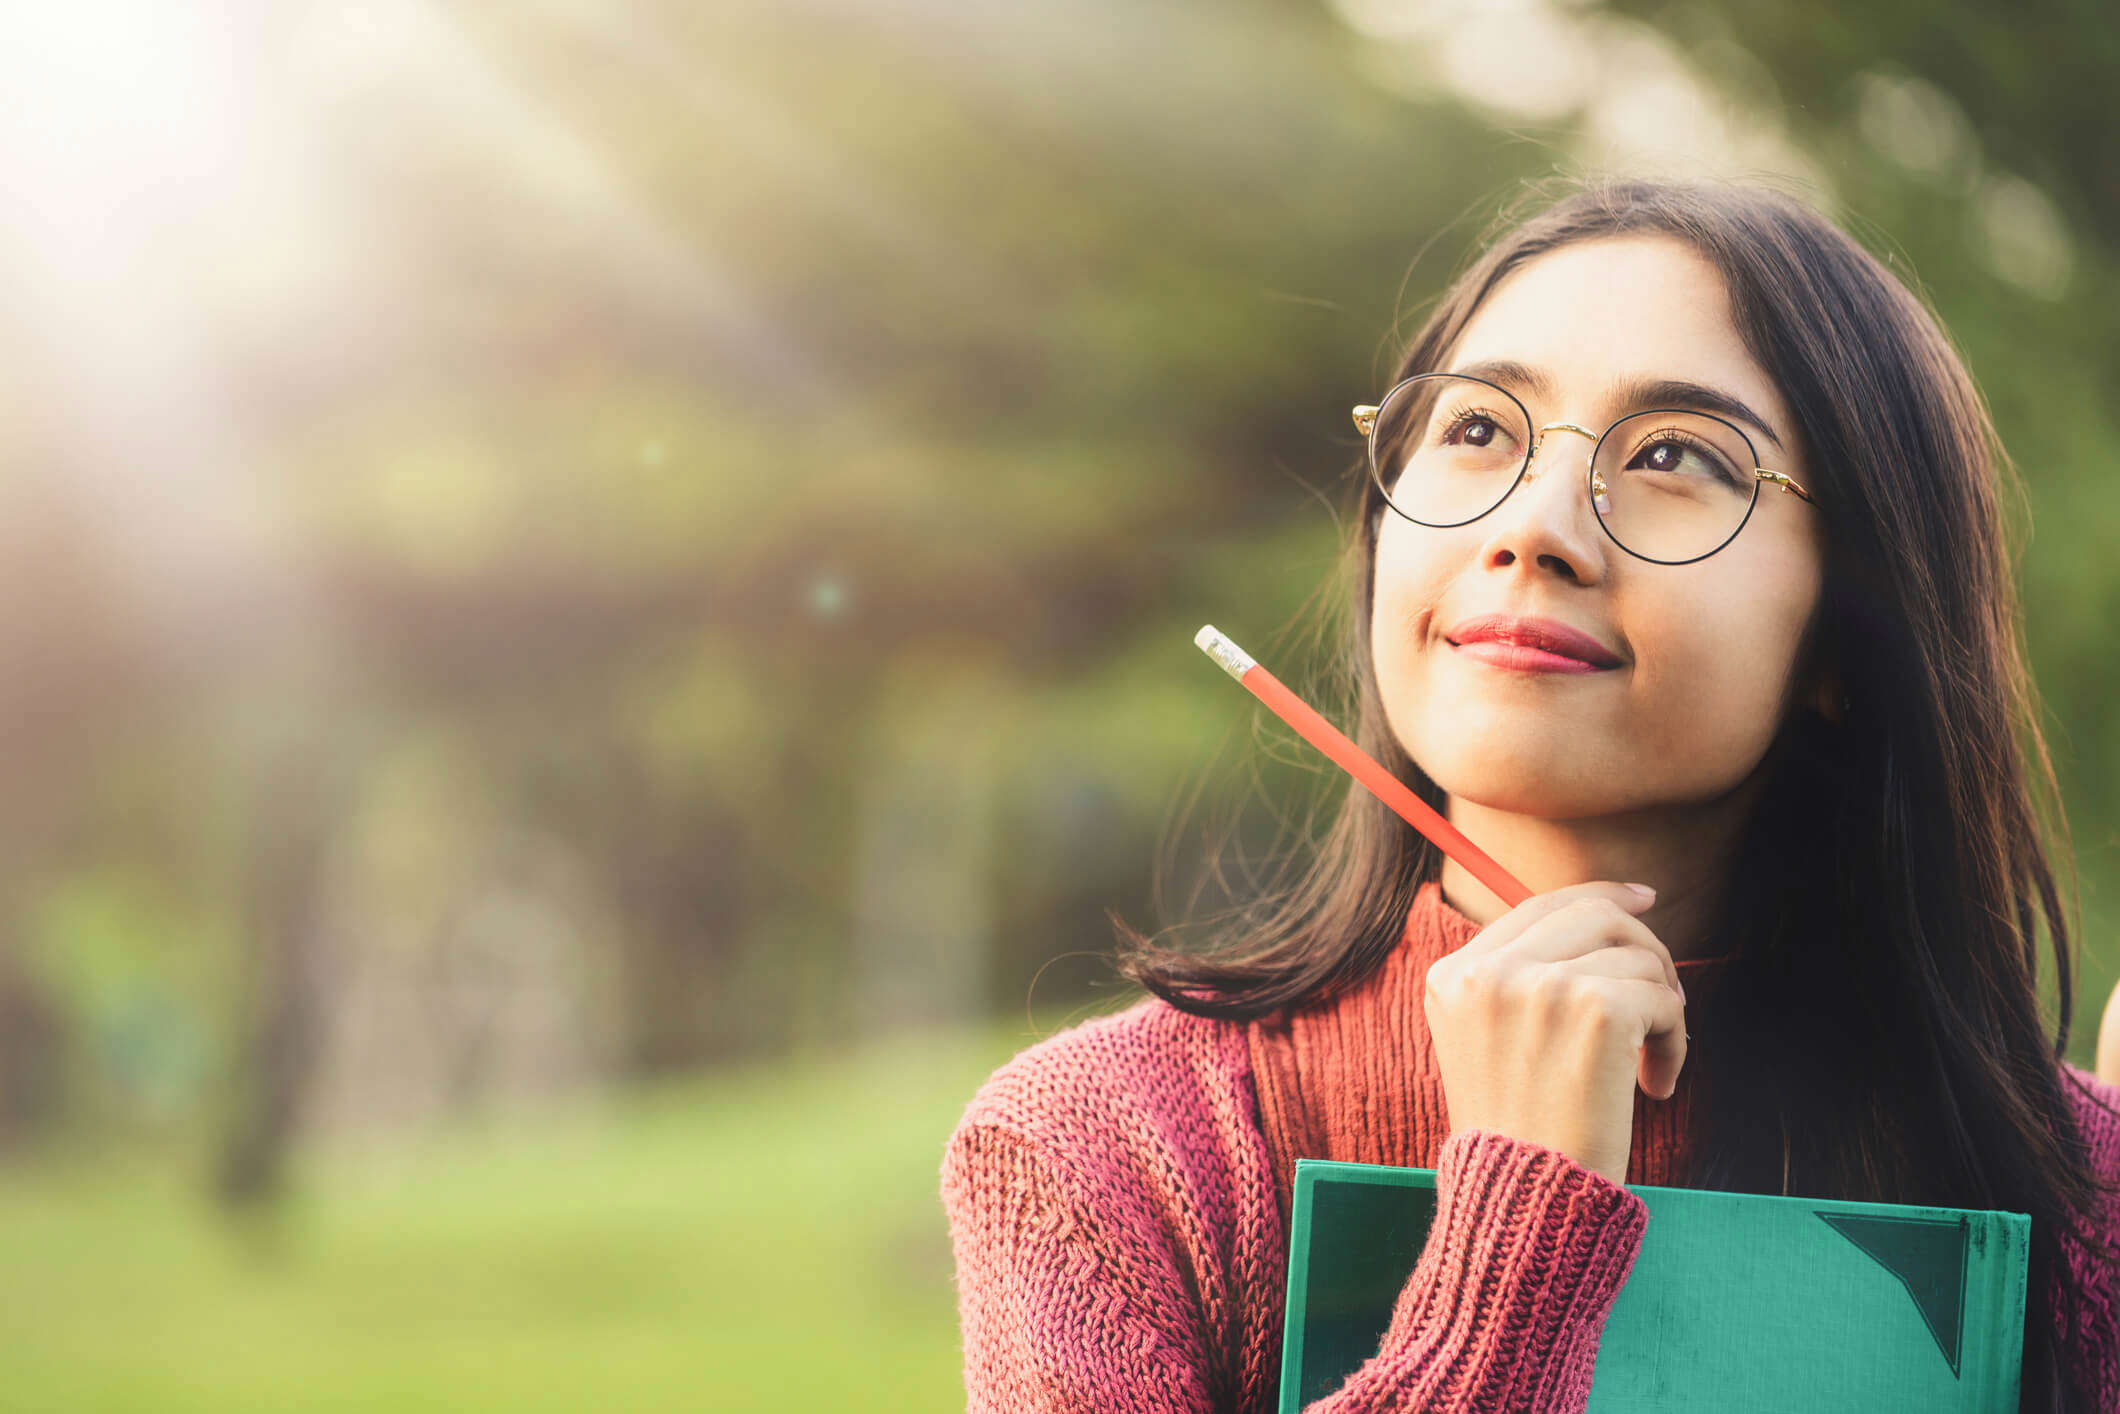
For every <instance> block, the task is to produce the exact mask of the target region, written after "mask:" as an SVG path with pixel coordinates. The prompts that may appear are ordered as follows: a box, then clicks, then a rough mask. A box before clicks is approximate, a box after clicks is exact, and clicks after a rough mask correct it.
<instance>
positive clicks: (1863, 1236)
mask: <svg viewBox="0 0 2120 1414" xmlns="http://www.w3.org/2000/svg"><path fill="white" fill-rule="evenodd" d="M1627 1187H1628V1190H1629V1191H1630V1192H1633V1193H1635V1194H1637V1195H1639V1196H1640V1198H1641V1199H1642V1201H1643V1202H1644V1203H1645V1204H1647V1205H1648V1209H1649V1226H1648V1229H1647V1231H1646V1233H1645V1234H1644V1235H1643V1238H1642V1247H1641V1251H1640V1253H1639V1254H1638V1255H1637V1256H1636V1257H1635V1260H1634V1269H1633V1270H1632V1271H1631V1272H1630V1273H1629V1274H1628V1276H1627V1283H1626V1285H1625V1286H1624V1287H1622V1288H1621V1289H1620V1294H1619V1296H1618V1298H1617V1299H1616V1300H1615V1301H1614V1302H1613V1305H1612V1311H1611V1313H1610V1315H1609V1316H1607V1318H1606V1320H1605V1329H1604V1334H1603V1336H1602V1337H1601V1338H1600V1340H1599V1342H1598V1348H1597V1367H1596V1372H1595V1374H1594V1376H1593V1377H1592V1380H1591V1385H1590V1403H1589V1414H1665V1411H1670V1414H1678V1411H1681V1410H1684V1411H1694V1410H1701V1409H1714V1410H1718V1411H1722V1414H1755V1411H1756V1414H1766V1412H1767V1411H1774V1414H1785V1411H1788V1410H1799V1409H1800V1410H1803V1411H1805V1414H1828V1411H1835V1410H1849V1411H1855V1410H1860V1411H1863V1414H1873V1411H1876V1410H1880V1409H1919V1410H1922V1411H1924V1414H1958V1411H1965V1414H1974V1411H1978V1414H2014V1411H2015V1410H2016V1408H2017V1384H2018V1376H2019V1372H2020V1369H2021V1366H2022V1362H2023V1357H2024V1291H2025V1272H2026V1262H2027V1259H2028V1257H2029V1254H2030V1242H2031V1230H2032V1220H2031V1219H2030V1218H2029V1217H2027V1216H2026V1215H2025V1214H2022V1213H2005V1212H1989V1211H1978V1210H1973V1209H1965V1208H1925V1207H1915V1206H1910V1205H1903V1204H1898V1203H1844V1202H1834V1201H1830V1200H1826V1199H1812V1198H1780V1197H1762V1196H1759V1195H1756V1194H1749V1193H1723V1192H1716V1191H1712V1190H1706V1189H1694V1188H1659V1187H1655V1186H1653V1185H1649V1184H1631V1183H1630V1184H1628V1185H1627ZM1434 1217H1435V1170H1434V1169H1412V1168H1394V1167H1390V1166H1386V1165H1381V1164H1339V1163H1327V1162H1324V1161H1322V1160H1318V1159H1302V1160H1299V1161H1298V1162H1297V1164H1296V1181H1295V1208H1294V1212H1293V1213H1292V1214H1291V1215H1290V1224H1289V1243H1288V1316H1287V1322H1286V1326H1285V1328H1284V1331H1283V1338H1282V1346H1281V1406H1280V1407H1281V1414H1297V1411H1299V1410H1300V1409H1302V1407H1303V1406H1304V1405H1306V1404H1309V1403H1310V1402H1311V1401H1313V1400H1315V1399H1318V1398H1321V1397H1322V1396H1324V1395H1327V1394H1330V1393H1331V1392H1332V1391H1333V1390H1335V1389H1337V1388H1338V1387H1339V1386H1340V1385H1341V1383H1343V1382H1344V1381H1345V1380H1346V1378H1347V1376H1348V1375H1350V1374H1352V1373H1353V1372H1354V1371H1355V1370H1356V1369H1357V1368H1359V1367H1360V1366H1361V1365H1362V1364H1363V1362H1365V1361H1367V1360H1368V1359H1369V1358H1370V1357H1371V1356H1373V1355H1375V1354H1376V1352H1377V1347H1378V1345H1379V1343H1380V1342H1381V1341H1382V1339H1383V1335H1384V1329H1385V1327H1386V1326H1388V1325H1389V1324H1390V1323H1391V1308H1392V1305H1393V1303H1394V1302H1395V1301H1396V1300H1397V1298H1398V1294H1399V1292H1400V1290H1401V1289H1402V1288H1403V1287H1404V1286H1405V1284H1406V1278H1407V1277H1408V1276H1410V1275H1411V1274H1412V1272H1413V1268H1414V1263H1415V1262H1416V1261H1418V1260H1419V1258H1420V1255H1421V1249H1422V1247H1423V1246H1424V1245H1425V1243H1426V1241H1427V1237H1428V1228H1429V1224H1430V1223H1431V1222H1432V1221H1433V1220H1434Z"/></svg>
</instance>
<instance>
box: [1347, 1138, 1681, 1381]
mask: <svg viewBox="0 0 2120 1414" xmlns="http://www.w3.org/2000/svg"><path fill="white" fill-rule="evenodd" d="M1648 1224H1649V1209H1648V1205H1646V1204H1645V1203H1643V1202H1642V1200H1641V1198H1640V1197H1639V1196H1638V1195H1636V1194H1634V1193H1631V1192H1629V1191H1628V1190H1627V1189H1626V1188H1625V1187H1624V1186H1622V1185H1620V1184H1617V1183H1614V1182H1613V1181H1612V1180H1611V1179H1609V1178H1606V1177H1605V1176H1604V1175H1603V1174H1601V1173H1598V1172H1597V1171H1596V1170H1594V1169H1590V1168H1586V1167H1584V1166H1583V1165H1582V1164H1579V1163H1577V1162H1576V1161H1575V1160H1574V1159H1571V1158H1569V1157H1568V1156H1567V1155H1565V1154H1563V1153H1561V1152H1559V1151H1558V1150H1555V1149H1549V1148H1546V1147H1545V1146H1543V1145H1539V1144H1533V1143H1531V1142H1529V1141H1527V1140H1521V1139H1516V1138H1512V1137H1510V1136H1508V1135H1505V1134H1498V1133H1495V1132H1494V1131H1492V1130H1484V1129H1465V1130H1459V1131H1458V1132H1456V1133H1454V1134H1452V1135H1451V1136H1450V1137H1449V1138H1448V1139H1446V1140H1444V1141H1443V1146H1442V1150H1441V1152H1440V1154H1439V1156H1438V1158H1437V1161H1436V1214H1435V1220H1434V1226H1433V1227H1431V1228H1430V1229H1429V1234H1428V1241H1427V1245H1426V1246H1425V1247H1424V1248H1423V1250H1422V1253H1421V1258H1420V1263H1419V1266H1418V1268H1417V1270H1416V1271H1415V1273H1414V1275H1413V1277H1412V1278H1411V1279H1410V1280H1409V1281H1408V1282H1407V1283H1406V1286H1405V1288H1404V1289H1403V1290H1402V1292H1401V1293H1400V1296H1399V1300H1398V1303H1397V1305H1396V1306H1395V1308H1394V1309H1393V1312H1392V1320H1391V1326H1390V1328H1389V1329H1388V1330H1387V1331H1386V1332H1385V1336H1384V1340H1383V1344H1382V1348H1381V1349H1380V1351H1379V1354H1383V1355H1387V1356H1388V1355H1389V1354H1391V1353H1392V1352H1393V1351H1394V1350H1401V1351H1405V1352H1408V1353H1411V1352H1413V1351H1414V1350H1417V1349H1418V1350H1423V1351H1425V1352H1427V1353H1428V1355H1429V1358H1436V1357H1440V1358H1441V1361H1442V1363H1443V1364H1444V1365H1446V1366H1447V1367H1448V1371H1449V1373H1448V1374H1445V1375H1443V1378H1442V1381H1441V1384H1442V1386H1443V1388H1444V1389H1450V1388H1452V1387H1455V1390H1456V1392H1457V1393H1460V1394H1463V1395H1465V1396H1467V1397H1468V1398H1470V1399H1472V1400H1473V1403H1470V1404H1467V1405H1466V1406H1465V1407H1467V1408H1471V1407H1480V1408H1486V1407H1490V1406H1489V1405H1488V1404H1487V1403H1486V1401H1487V1400H1489V1399H1497V1398H1499V1399H1501V1400H1502V1401H1503V1403H1497V1404H1494V1405H1492V1406H1491V1407H1495V1408H1501V1407H1504V1405H1505V1404H1506V1406H1507V1407H1512V1408H1539V1409H1545V1408H1554V1407H1561V1408H1568V1407H1578V1408H1579V1407H1580V1405H1581V1401H1582V1400H1583V1399H1585V1398H1587V1397H1588V1393H1589V1386H1590V1376H1591V1373H1592V1370H1593V1368H1594V1366H1595V1364H1596V1360H1597V1343H1598V1338H1599V1336H1601V1335H1602V1334H1603V1331H1604V1325H1605V1317H1606V1316H1607V1314H1609V1312H1610V1311H1611V1309H1612V1303H1613V1302H1614V1301H1615V1300H1616V1299H1617V1298H1618V1296H1619V1293H1620V1289H1621V1288H1622V1287H1623V1286H1625V1285H1626V1282H1627V1276H1628V1273H1630V1272H1631V1271H1632V1270H1633V1269H1634V1258H1635V1256H1636V1254H1637V1253H1639V1252H1640V1250H1641V1242H1642V1236H1643V1234H1644V1233H1645V1232H1646V1231H1647V1229H1648ZM1441 1373H1442V1372H1441V1371H1434V1370H1431V1374H1441ZM1450 1407H1456V1406H1455V1405H1452V1406H1450Z"/></svg>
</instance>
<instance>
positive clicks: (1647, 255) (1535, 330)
mask: <svg viewBox="0 0 2120 1414" xmlns="http://www.w3.org/2000/svg"><path fill="white" fill-rule="evenodd" d="M1484 359H1513V360H1515V361H1517V362H1519V363H1524V364H1528V365H1530V366H1531V367H1533V368H1536V369H1540V370H1542V371H1544V372H1545V373H1547V374H1548V375H1549V376H1550V377H1551V378H1552V379H1553V380H1554V382H1555V385H1556V386H1555V392H1556V394H1557V396H1558V397H1559V398H1560V400H1561V401H1562V403H1563V404H1564V405H1565V406H1564V407H1563V408H1558V409H1555V410H1553V411H1550V412H1548V413H1544V414H1542V415H1545V416H1554V417H1561V416H1567V415H1569V414H1570V413H1574V414H1589V413H1592V412H1604V413H1609V412H1610V409H1607V408H1605V406H1604V402H1603V399H1604V395H1605V390H1606V389H1607V388H1608V387H1610V386H1611V385H1614V384H1616V383H1618V382H1620V381H1621V380H1622V379H1628V378H1634V377H1645V378H1684V379H1690V380H1692V381H1694V382H1697V383H1705V384H1709V385H1710V386H1714V387H1721V388H1726V389H1728V390H1729V391H1730V392H1732V393H1735V394H1736V395H1737V396H1738V397H1739V398H1741V399H1743V400H1744V401H1745V402H1746V403H1749V404H1750V405H1751V406H1752V407H1754V408H1756V409H1758V410H1759V411H1760V412H1761V413H1764V414H1766V415H1767V416H1769V417H1771V418H1774V419H1775V420H1776V423H1777V425H1781V426H1786V424H1787V416H1786V413H1785V410H1784V408H1783V405H1782V402H1781V398H1780V396H1779V392H1778V390H1777V389H1776V388H1775V387H1774V385H1773V380H1772V379H1770V378H1769V377H1768V376H1767V374H1766V371H1765V370H1764V369H1762V368H1760V367H1759V365H1758V364H1757V363H1756V362H1755V361H1754V360H1753V358H1752V356H1751V354H1750V353H1749V352H1748V351H1747V350H1746V348H1745V346H1744V341H1743V339H1741V338H1740V337H1739V336H1738V332H1737V326H1736V324H1735V323H1734V322H1733V321H1732V319H1731V316H1730V299H1729V294H1728V292H1727V291H1726V290H1725V289H1724V288H1723V282H1722V276H1721V275H1720V274H1718V273H1717V272H1716V269H1715V267H1714V266H1712V265H1710V264H1709V263H1708V262H1707V261H1706V260H1705V259H1703V258H1702V257H1701V256H1700V255H1699V254H1697V253H1696V252H1695V251H1694V250H1693V249H1692V248H1691V247H1690V246H1687V245H1685V244H1684V243H1682V242H1680V241H1677V240H1673V239H1671V238H1670V237H1666V236H1620V237H1608V238H1602V239H1598V240H1591V241H1581V242H1577V243H1574V244H1571V245H1565V246H1562V247H1561V248H1560V249H1558V250H1552V251H1548V252H1546V253H1545V254H1544V255H1541V256H1538V257H1536V258H1535V259H1533V260H1531V261H1529V262H1528V263H1526V264H1524V265H1522V266H1519V267H1518V268H1517V269H1515V270H1513V271H1511V272H1510V273H1509V275H1508V276H1507V277H1505V278H1504V279H1503V280H1502V282H1501V283H1500V284H1499V285H1497V286H1495V288H1494V289H1493V290H1491V291H1489V292H1488V295H1487V298H1486V300H1485V301H1484V302H1482V304H1481V305H1480V307H1479V309H1478V310H1477V311H1476V312H1475V313H1474V314H1473V316H1472V318H1471V320H1470V321H1469V322H1468V323H1467V324H1466V325H1465V328H1464V329H1463V331H1462V332H1460V334H1459V335H1458V339H1457V344H1456V347H1455V348H1454V350H1453V351H1452V354H1451V357H1450V359H1449V361H1448V362H1447V363H1445V364H1443V365H1442V366H1443V367H1446V368H1448V367H1463V366H1464V365H1466V364H1469V363H1472V362H1475V361H1478V360H1484Z"/></svg>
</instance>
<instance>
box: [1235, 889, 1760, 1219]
mask: <svg viewBox="0 0 2120 1414" xmlns="http://www.w3.org/2000/svg"><path fill="white" fill-rule="evenodd" d="M1483 926H1484V925H1483V924H1481V923H1479V922H1477V921H1475V920H1474V919H1472V918H1471V917H1469V916H1467V915H1466V914H1465V913H1463V912H1461V911H1460V910H1459V909H1457V908H1456V907H1454V906H1453V905H1451V904H1450V903H1449V902H1448V901H1446V900H1445V899H1444V897H1443V890H1442V885H1441V884H1440V883H1439V882H1436V881H1434V880H1430V881H1428V882H1426V883H1424V884H1422V885H1421V886H1420V888H1419V889H1418V890H1417V891H1416V893H1415V895H1414V900H1413V905H1412V907H1411V908H1410V909H1409V910H1408V912H1407V918H1406V928H1405V932H1404V934H1403V935H1402V937H1401V939H1400V941H1399V944H1398V946H1397V947H1395V948H1394V949H1393V950H1392V951H1391V953H1390V954H1389V955H1388V956H1387V957H1386V958H1385V960H1384V962H1383V964H1382V965H1381V966H1379V967H1378V968H1377V969H1376V971H1374V972H1373V973H1371V974H1370V975H1369V976H1368V977H1366V978H1364V979H1363V980H1362V982H1361V983H1359V984H1358V985H1357V986H1355V987H1353V988H1350V989H1348V990H1347V991H1345V992H1342V993H1341V994H1340V995H1338V996H1337V997H1334V998H1331V999H1328V1000H1325V1001H1322V1002H1317V1003H1311V1004H1303V1005H1298V1006H1296V1007H1292V1008H1284V1009H1283V1010H1281V1011H1278V1012H1275V1013H1271V1014H1269V1015H1267V1016H1264V1017H1260V1018H1258V1019H1256V1020H1254V1021H1252V1022H1250V1023H1248V1024H1247V1028H1246V1030H1247V1040H1248V1042H1249V1045H1250V1049H1251V1058H1252V1076H1253V1083H1254V1085H1255V1086H1256V1089H1257V1094H1258V1101H1259V1120H1260V1125H1261V1128H1262V1129H1263V1130H1264V1132H1265V1135H1266V1142H1267V1150H1268V1152H1269V1154H1270V1156H1271V1158H1272V1160H1273V1167H1274V1178H1275V1182H1276V1184H1277V1186H1278V1187H1279V1189H1280V1193H1281V1203H1282V1212H1283V1213H1286V1212H1287V1211H1288V1202H1289V1198H1290V1195H1291V1193H1292V1191H1293V1185H1294V1181H1295V1161H1296V1160H1297V1159H1299V1158H1316V1159H1333V1160H1338V1161H1340V1162H1344V1163H1367V1164H1396V1165H1399V1166H1402V1167H1407V1168H1433V1167H1434V1166H1435V1161H1436V1155H1437V1151H1438V1150H1440V1149H1441V1147H1442V1143H1443V1140H1444V1139H1446V1138H1447V1137H1449V1134H1450V1126H1449V1108H1448V1105H1447V1103H1446V1101H1445V1098H1444V1093H1443V1083H1442V1075H1441V1072H1440V1070H1439V1069H1438V1067H1437V1065H1436V1062H1435V1055H1434V1052H1433V1050H1432V1049H1431V1046H1430V1040H1429V1034H1428V1020H1427V1013H1426V1012H1425V1010H1424V1009H1423V1007H1422V1000H1421V998H1422V992H1423V988H1424V984H1425V981H1426V977H1427V972H1428V968H1429V965H1430V964H1431V963H1433V962H1434V961H1435V960H1436V959H1437V958H1440V957H1442V956H1444V955H1446V954H1448V953H1451V952H1455V951H1456V950H1457V949H1459V948H1461V947H1463V946H1464V945H1465V944H1466V943H1468V942H1470V941H1472V939H1473V938H1474V937H1475V936H1477V935H1478V934H1479V932H1480V931H1481V929H1482V927H1483ZM1729 961H1730V955H1728V954H1724V955H1719V956H1714V957H1706V958H1692V959H1685V960H1681V961H1679V963H1678V970H1679V980H1680V981H1681V982H1682V983H1683V984H1684V985H1685V988H1686V994H1687V999H1688V1003H1689V1005H1691V1004H1695V1003H1697V1002H1698V1000H1699V999H1700V997H1701V996H1702V995H1703V994H1704V989H1706V988H1709V987H1712V986H1714V985H1715V984H1716V982H1717V981H1718V980H1719V978H1720V977H1721V976H1722V974H1723V973H1724V971H1726V969H1727V965H1728V963H1729ZM1696 1044H1697V1043H1696ZM1693 1073H1694V1068H1693V1067H1692V1066H1688V1067H1686V1068H1685V1069H1684V1070H1682V1071H1681V1072H1680V1073H1679V1080H1678V1090H1677V1093H1676V1094H1674V1095H1673V1096H1672V1097H1671V1099H1669V1100H1652V1099H1650V1098H1649V1097H1648V1096H1647V1095H1645V1094H1643V1093H1642V1092H1641V1091H1640V1089H1639V1088H1637V1089H1636V1090H1635V1092H1634V1147H1633V1150H1632V1153H1631V1156H1630V1157H1629V1160H1628V1164H1627V1181H1628V1182H1629V1183H1650V1184H1667V1185H1668V1184H1677V1183H1679V1182H1681V1181H1682V1175H1683V1173H1684V1160H1685V1152H1684V1144H1683V1140H1684V1136H1685V1133H1686V1131H1687V1130H1688V1128H1690V1124H1689V1116H1690V1113H1691V1109H1692V1104H1693V1094H1694V1092H1693V1087H1692V1086H1691V1085H1690V1084H1689V1083H1688V1082H1689V1078H1690V1077H1691V1076H1692V1075H1693Z"/></svg>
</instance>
